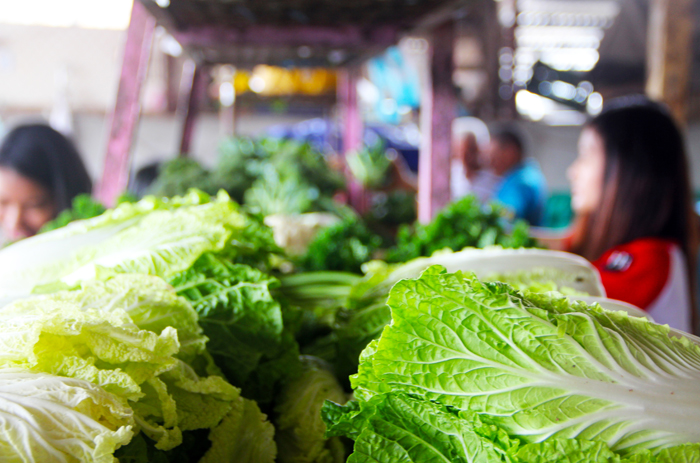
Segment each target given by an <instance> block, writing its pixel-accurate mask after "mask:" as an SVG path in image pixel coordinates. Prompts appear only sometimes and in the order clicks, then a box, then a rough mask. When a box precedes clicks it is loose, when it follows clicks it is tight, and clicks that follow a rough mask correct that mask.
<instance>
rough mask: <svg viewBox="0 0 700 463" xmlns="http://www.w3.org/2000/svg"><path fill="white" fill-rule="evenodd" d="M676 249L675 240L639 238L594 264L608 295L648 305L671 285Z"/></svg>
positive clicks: (639, 304) (644, 306)
mask: <svg viewBox="0 0 700 463" xmlns="http://www.w3.org/2000/svg"><path fill="white" fill-rule="evenodd" d="M674 248H677V245H676V243H675V242H674V241H672V240H668V239H664V238H657V237H645V238H639V239H636V240H633V241H630V242H627V243H624V244H621V245H618V246H615V247H613V248H612V249H609V250H608V251H606V252H605V253H604V254H603V255H602V256H601V257H600V258H599V259H598V260H596V261H595V262H594V263H593V264H594V265H595V267H596V268H597V269H598V271H599V272H600V275H601V278H602V280H603V286H605V289H606V291H607V293H608V297H611V298H613V299H619V300H623V301H626V302H630V303H632V304H634V305H636V306H638V307H641V308H647V307H648V306H649V304H651V302H653V301H654V300H655V299H656V298H657V297H658V295H659V294H660V293H661V291H662V290H663V288H664V287H665V286H666V284H667V281H668V279H669V275H670V271H671V263H672V262H671V261H672V252H673V249H674Z"/></svg>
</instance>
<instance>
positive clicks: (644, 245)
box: [608, 236, 678, 256]
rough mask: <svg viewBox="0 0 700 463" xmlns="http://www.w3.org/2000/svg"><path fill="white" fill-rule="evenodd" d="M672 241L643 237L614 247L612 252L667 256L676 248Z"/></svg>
mask: <svg viewBox="0 0 700 463" xmlns="http://www.w3.org/2000/svg"><path fill="white" fill-rule="evenodd" d="M677 246H678V245H677V243H676V242H675V241H674V240H671V239H667V238H660V237H655V236H654V237H644V238H637V239H636V240H632V241H629V242H627V243H624V244H620V245H618V246H615V247H614V248H613V249H612V250H610V251H608V253H609V252H611V251H617V252H626V253H629V254H632V255H640V256H641V255H668V254H670V252H671V250H672V249H673V248H674V247H677Z"/></svg>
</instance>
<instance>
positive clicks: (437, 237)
mask: <svg viewBox="0 0 700 463" xmlns="http://www.w3.org/2000/svg"><path fill="white" fill-rule="evenodd" d="M495 244H498V245H501V246H503V247H504V248H520V247H532V246H534V245H535V242H534V240H532V239H531V238H530V237H529V236H528V227H527V224H526V223H525V222H522V221H521V222H517V223H516V224H515V226H514V227H513V229H512V230H507V229H506V227H505V224H504V209H503V207H501V206H499V205H497V204H495V203H494V204H490V205H486V206H482V205H481V204H480V203H479V201H478V200H477V199H476V197H475V196H465V197H464V198H462V199H460V200H458V201H455V202H453V203H451V204H449V205H448V206H447V207H446V208H445V209H443V210H442V211H440V212H439V213H438V214H437V215H436V216H435V218H434V219H433V220H432V221H431V222H430V223H428V224H427V225H421V224H417V225H415V226H414V227H413V228H411V227H408V226H403V227H401V228H400V229H399V233H398V235H397V237H396V246H395V247H394V248H392V249H390V250H389V253H388V255H387V261H388V262H406V261H409V260H411V259H415V258H417V257H420V256H430V255H432V254H433V253H434V252H435V251H439V250H441V249H445V248H449V249H452V250H453V251H459V250H460V249H463V248H466V247H477V248H484V247H487V246H492V245H495Z"/></svg>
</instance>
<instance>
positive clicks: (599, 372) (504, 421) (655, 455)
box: [336, 266, 700, 462]
mask: <svg viewBox="0 0 700 463" xmlns="http://www.w3.org/2000/svg"><path fill="white" fill-rule="evenodd" d="M388 306H389V307H390V309H391V313H392V318H393V321H392V323H391V324H389V325H388V326H387V327H385V328H384V331H383V333H382V335H381V338H380V339H378V340H376V341H373V342H372V343H371V344H370V345H369V346H368V347H367V349H366V350H365V351H364V352H363V354H362V357H361V359H360V368H359V372H358V374H357V375H355V376H354V377H353V378H352V384H353V387H354V388H355V397H356V398H358V399H359V400H360V404H363V403H368V402H371V401H372V399H373V398H374V397H377V396H381V395H384V394H408V395H410V396H411V397H414V398H416V399H419V400H423V401H429V402H431V403H433V402H434V403H436V404H439V405H441V406H445V407H447V410H448V411H450V413H452V412H455V411H456V412H458V413H462V412H463V413H466V414H468V415H473V416H476V417H478V418H479V420H480V421H481V422H482V423H483V424H485V425H488V426H493V427H494V429H499V430H502V431H503V432H504V433H505V435H507V436H509V438H512V439H517V440H518V442H520V444H519V446H518V450H517V452H522V453H521V454H520V455H521V456H520V457H518V458H521V460H517V459H516V460H513V461H618V460H616V459H620V461H624V460H623V459H629V461H639V462H643V461H684V459H685V461H696V462H697V461H700V453H699V452H700V427H698V426H697V416H698V415H700V399H699V395H698V391H699V389H698V384H700V346H699V345H697V344H695V343H694V342H693V341H692V340H691V338H688V337H678V335H677V334H676V333H672V332H671V331H670V330H669V328H668V327H667V326H661V325H656V324H654V323H652V322H649V321H647V320H645V319H641V318H635V317H630V316H628V315H627V314H626V313H624V312H611V311H607V310H604V309H602V308H601V307H600V306H597V305H593V306H588V305H586V304H584V303H580V302H572V301H570V300H568V299H565V298H558V297H552V296H551V295H547V294H536V293H528V292H524V293H521V292H518V291H517V290H514V289H513V288H511V287H510V286H508V285H506V284H502V283H482V282H480V281H479V280H478V279H476V277H475V276H474V275H473V274H464V273H462V272H457V273H454V274H447V273H445V271H444V268H441V267H439V266H435V267H431V268H429V269H427V270H426V271H425V272H424V273H423V274H422V275H421V276H420V277H419V278H418V279H414V280H403V281H400V282H399V283H397V284H396V285H395V286H394V288H393V289H392V291H391V293H390V296H389V300H388ZM672 334H673V336H672ZM353 413H354V412H353ZM418 414H423V412H420V413H418ZM336 415H337V414H336ZM467 421H470V422H472V423H473V422H474V420H473V419H472V418H467ZM346 427H347V426H346ZM355 428H356V429H364V428H365V426H360V427H359V428H358V427H357V426H356V427H355ZM410 430H411V431H412V432H414V431H415V430H413V429H410ZM362 432H364V431H360V434H359V435H361V434H362ZM349 434H351V433H350V432H348V433H346V435H349ZM558 440H564V441H565V442H563V443H557V441H558ZM571 440H575V441H580V442H579V443H578V444H574V443H572V442H571ZM358 442H359V441H357V442H356V453H357V445H358ZM589 442H593V444H589ZM428 443H430V444H434V442H433V441H432V440H429V441H428ZM596 443H601V444H604V447H599V446H598V447H596ZM363 445H364V444H363ZM372 445H374V444H372ZM528 445H530V447H527V446H528ZM562 446H563V447H562ZM567 446H569V447H571V446H573V447H571V448H570V449H569V450H561V449H567V448H569V447H567ZM596 449H598V450H596ZM600 449H606V452H607V451H610V452H612V455H613V456H612V457H610V458H611V459H609V460H605V459H602V460H596V459H593V458H592V457H590V456H588V454H586V452H599V453H600V452H603V450H600ZM501 450H503V451H504V452H511V453H513V450H512V449H510V450H509V449H508V448H506V449H504V448H502V447H501ZM562 451H563V452H564V453H567V454H571V455H574V454H576V453H577V452H578V453H579V454H581V455H586V456H585V457H584V456H582V457H580V458H578V457H577V458H578V459H576V458H573V457H572V459H570V460H564V459H558V460H557V459H551V458H550V459H547V458H549V457H546V458H545V457H542V459H540V460H538V459H536V458H535V455H538V454H541V455H545V456H546V455H548V454H555V453H556V452H562ZM517 452H516V453H515V454H513V455H515V457H517ZM553 452H554V453H553ZM467 455H469V452H467ZM509 455H510V454H509ZM601 455H602V454H601ZM664 455H666V456H668V455H671V456H670V457H665V456H664ZM680 455H684V456H683V457H681V456H680ZM515 457H512V458H515ZM351 458H352V457H351ZM470 458H471V457H470ZM504 458H505V457H504ZM509 458H510V457H509ZM538 458H539V457H538ZM662 458H667V459H665V460H663V459H662ZM668 458H671V459H670V460H669V459H668ZM655 459H656V460H655ZM349 461H370V460H361V459H358V460H352V459H351V460H349ZM372 461H373V460H372ZM379 461H384V460H379ZM387 461H389V460H387ZM393 461H399V459H394V460H393ZM406 461H433V460H423V459H422V458H421V459H419V460H406ZM434 461H440V460H434ZM445 461H456V460H449V458H448V459H446V460H445ZM465 461H473V460H471V459H467V460H465ZM484 461H490V460H484ZM494 461H499V460H494ZM503 461H510V460H503Z"/></svg>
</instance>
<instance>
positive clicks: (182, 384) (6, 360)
mask: <svg viewBox="0 0 700 463" xmlns="http://www.w3.org/2000/svg"><path fill="white" fill-rule="evenodd" d="M178 349H179V343H178V340H177V332H176V331H175V329H174V328H172V327H166V328H164V329H163V330H162V331H161V333H160V334H156V333H154V332H151V331H146V330H139V329H138V328H137V327H136V326H135V325H134V324H133V322H132V320H131V319H130V317H129V315H128V314H127V313H126V312H125V311H124V310H121V309H114V310H111V311H103V310H100V309H94V308H81V307H80V306H78V305H76V304H74V303H72V302H69V301H61V300H54V299H53V298H51V297H50V296H47V297H42V298H32V299H27V300H22V301H17V302H15V303H13V304H10V305H8V306H5V307H3V308H2V309H0V368H3V367H20V368H25V369H29V370H31V371H35V372H45V373H51V374H55V375H60V376H66V377H70V378H76V379H81V380H85V381H89V382H91V383H93V384H96V385H98V386H100V387H102V388H104V389H105V390H106V391H108V392H111V393H113V394H116V395H117V396H119V397H121V398H123V399H125V400H128V401H129V404H130V405H131V406H132V408H133V409H134V411H135V419H136V422H137V424H138V425H139V427H140V429H141V430H142V431H143V432H144V433H145V434H146V435H148V436H149V437H150V438H152V439H154V440H156V441H157V447H158V448H161V449H168V448H173V447H175V446H177V445H179V444H180V442H181V440H182V436H181V430H182V429H194V428H197V427H212V426H215V425H216V424H217V423H218V422H219V421H220V420H221V418H222V417H223V415H225V414H226V413H227V411H228V408H230V403H231V401H233V400H235V399H236V398H237V397H238V395H239V391H238V389H236V388H234V387H233V386H231V385H230V384H229V383H227V382H226V381H225V380H224V379H223V378H221V377H218V376H210V377H206V378H200V377H198V376H197V375H196V374H195V372H194V371H193V370H192V369H191V368H190V367H189V366H188V365H187V364H185V363H184V362H182V361H181V360H179V359H177V358H175V355H176V354H177V352H178Z"/></svg>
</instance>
